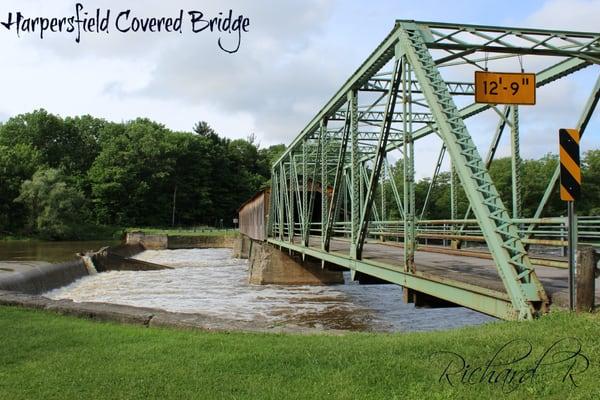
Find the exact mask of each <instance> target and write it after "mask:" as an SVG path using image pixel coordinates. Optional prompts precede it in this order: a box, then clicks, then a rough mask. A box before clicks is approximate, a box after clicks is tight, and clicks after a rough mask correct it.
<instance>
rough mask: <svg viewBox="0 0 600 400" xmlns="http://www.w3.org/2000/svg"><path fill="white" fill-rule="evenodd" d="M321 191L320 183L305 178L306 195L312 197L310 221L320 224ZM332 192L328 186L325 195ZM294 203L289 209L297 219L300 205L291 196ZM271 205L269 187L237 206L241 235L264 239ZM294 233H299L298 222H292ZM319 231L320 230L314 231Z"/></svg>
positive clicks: (266, 234)
mask: <svg viewBox="0 0 600 400" xmlns="http://www.w3.org/2000/svg"><path fill="white" fill-rule="evenodd" d="M322 192H323V188H322V187H321V183H320V182H317V181H315V182H314V183H313V181H312V180H311V179H308V180H307V197H309V198H311V197H312V198H313V201H312V203H313V207H312V222H313V223H314V224H315V225H318V224H320V222H321V212H322V210H321V194H322ZM332 192H333V187H331V186H328V187H327V191H326V196H327V197H328V198H330V197H331V194H332ZM297 195H298V196H301V195H302V191H300V193H299V194H297ZM291 201H292V202H293V203H294V204H293V207H291V209H292V210H293V213H294V221H299V217H300V216H299V211H300V205H299V204H298V201H297V197H296V196H292V200H291ZM270 207H271V189H270V188H267V189H263V190H261V191H259V192H257V193H256V194H254V196H252V197H251V198H249V199H248V200H246V201H245V202H244V203H243V204H242V205H241V206H240V208H238V216H239V224H240V233H241V234H242V235H245V236H247V237H248V238H250V239H252V240H256V241H266V240H267V237H268V232H267V228H268V219H269V210H270ZM283 212H284V219H285V220H287V212H288V210H287V208H286V207H284V210H283ZM294 225H295V226H294V235H301V231H300V229H301V228H300V223H296V224H294ZM287 229H288V227H287V226H286V229H285V230H286V234H289V233H288V231H287ZM314 233H320V232H314Z"/></svg>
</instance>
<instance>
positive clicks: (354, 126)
mask: <svg viewBox="0 0 600 400" xmlns="http://www.w3.org/2000/svg"><path fill="white" fill-rule="evenodd" d="M357 96H358V93H357V91H356V90H351V91H350V92H348V101H349V102H350V157H351V163H352V164H351V167H350V180H351V182H350V184H351V185H352V188H351V189H352V190H351V191H350V207H351V216H350V220H351V222H352V223H351V225H350V226H351V228H350V243H351V244H350V257H351V258H356V248H357V243H358V231H359V229H360V210H361V208H360V198H361V195H360V187H361V185H360V182H361V181H362V179H361V177H360V169H359V168H360V167H359V164H358V159H359V158H360V153H359V151H358V99H357Z"/></svg>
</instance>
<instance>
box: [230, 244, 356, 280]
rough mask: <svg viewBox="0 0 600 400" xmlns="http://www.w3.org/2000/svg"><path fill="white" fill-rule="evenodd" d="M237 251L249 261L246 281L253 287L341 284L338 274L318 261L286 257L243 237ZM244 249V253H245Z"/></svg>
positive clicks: (289, 255) (279, 251) (284, 253)
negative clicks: (323, 266)
mask: <svg viewBox="0 0 600 400" xmlns="http://www.w3.org/2000/svg"><path fill="white" fill-rule="evenodd" d="M238 242H239V243H238V244H237V245H236V246H237V248H239V249H240V251H239V253H238V254H240V255H241V256H242V257H241V258H243V256H245V255H247V257H248V258H249V261H250V271H249V278H248V279H249V282H250V283H251V284H254V285H269V284H274V285H330V284H343V283H344V276H343V274H342V272H341V271H332V270H329V269H327V268H325V269H324V268H321V260H314V259H312V258H310V257H306V258H305V259H304V260H302V257H301V256H300V255H294V254H289V253H288V252H287V251H281V250H279V249H278V248H277V247H275V246H273V245H271V244H268V243H265V242H260V241H253V240H251V239H248V238H247V237H244V236H242V237H241V238H240V239H239V240H238ZM246 250H247V252H246Z"/></svg>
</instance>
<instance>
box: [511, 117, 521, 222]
mask: <svg viewBox="0 0 600 400" xmlns="http://www.w3.org/2000/svg"><path fill="white" fill-rule="evenodd" d="M511 116H512V123H511V130H510V147H511V164H510V165H511V175H512V217H513V218H514V219H518V218H521V153H520V150H519V107H518V106H511Z"/></svg>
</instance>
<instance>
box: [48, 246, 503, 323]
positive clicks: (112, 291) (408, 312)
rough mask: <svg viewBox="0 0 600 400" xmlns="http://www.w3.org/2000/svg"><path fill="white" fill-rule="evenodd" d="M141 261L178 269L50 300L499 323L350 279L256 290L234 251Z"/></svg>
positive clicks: (119, 278)
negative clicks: (426, 305) (420, 305)
mask: <svg viewBox="0 0 600 400" xmlns="http://www.w3.org/2000/svg"><path fill="white" fill-rule="evenodd" d="M136 258H138V259H140V260H144V261H150V262H154V263H158V264H163V265H168V266H171V267H174V268H175V269H172V270H160V271H144V272H129V271H112V272H105V273H101V274H98V275H92V276H88V277H84V278H82V279H80V280H78V281H76V282H74V283H73V284H71V285H69V286H67V287H64V288H60V289H57V290H53V291H51V292H49V293H46V294H45V296H47V297H50V298H53V299H72V300H74V301H79V302H82V301H92V302H108V303H117V304H125V305H132V306H138V307H153V308H161V309H164V310H167V311H173V312H184V313H202V314H208V315H212V316H215V317H220V318H226V319H234V320H240V321H251V322H252V321H253V322H257V323H259V322H260V323H264V322H267V323H269V324H271V325H273V326H279V325H292V326H300V327H307V328H317V329H343V330H360V331H388V332H390V331H425V330H436V329H448V328H455V327H460V326H465V325H476V324H481V323H485V322H489V321H493V320H494V319H493V318H491V317H488V316H485V315H483V314H480V313H477V312H474V311H471V310H468V309H465V308H458V307H457V308H439V309H415V308H414V306H413V305H411V304H403V303H402V289H401V288H400V287H399V286H396V285H359V284H358V283H356V282H350V279H349V278H350V277H349V275H346V276H345V278H346V282H347V283H346V284H345V285H332V286H280V285H265V286H258V285H250V284H248V262H247V261H246V260H238V259H234V258H231V250H229V249H189V250H158V251H145V252H143V253H140V254H139V255H138V256H136Z"/></svg>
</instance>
